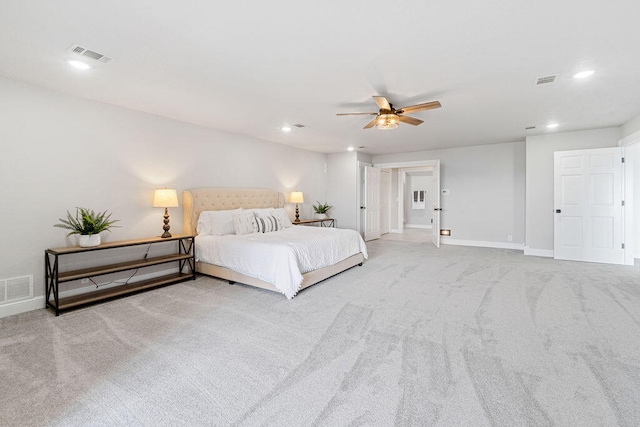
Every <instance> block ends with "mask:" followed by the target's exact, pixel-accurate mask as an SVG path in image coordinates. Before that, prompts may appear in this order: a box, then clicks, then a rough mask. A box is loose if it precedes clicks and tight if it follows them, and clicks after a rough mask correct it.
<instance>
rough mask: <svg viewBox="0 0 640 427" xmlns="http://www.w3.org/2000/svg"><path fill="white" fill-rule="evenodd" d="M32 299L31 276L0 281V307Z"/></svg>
mask: <svg viewBox="0 0 640 427" xmlns="http://www.w3.org/2000/svg"><path fill="white" fill-rule="evenodd" d="M28 298H33V276H22V277H13V278H11V279H0V305H2V304H8V303H12V302H15V301H21V300H24V299H28Z"/></svg>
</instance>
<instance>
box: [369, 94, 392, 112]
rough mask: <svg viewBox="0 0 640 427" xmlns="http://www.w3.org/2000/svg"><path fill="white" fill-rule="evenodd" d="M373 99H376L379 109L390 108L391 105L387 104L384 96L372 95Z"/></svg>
mask: <svg viewBox="0 0 640 427" xmlns="http://www.w3.org/2000/svg"><path fill="white" fill-rule="evenodd" d="M373 100H374V101H376V104H378V107H380V109H381V110H391V105H389V101H387V98H385V97H384V96H374V97H373Z"/></svg>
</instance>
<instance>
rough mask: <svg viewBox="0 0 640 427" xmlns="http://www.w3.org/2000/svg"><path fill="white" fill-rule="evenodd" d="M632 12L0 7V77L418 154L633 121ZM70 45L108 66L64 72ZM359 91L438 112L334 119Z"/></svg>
mask: <svg viewBox="0 0 640 427" xmlns="http://www.w3.org/2000/svg"><path fill="white" fill-rule="evenodd" d="M638 16H640V2H639V1H638V0H611V1H608V2H606V3H605V2H603V1H596V0H586V1H585V0H553V1H551V0H540V1H536V0H509V1H464V2H462V1H455V0H454V1H448V2H447V1H428V2H427V1H418V0H413V1H402V0H399V1H396V2H389V1H381V0H367V1H364V0H350V1H330V0H325V1H322V2H303V1H299V0H298V1H295V0H272V1H269V2H263V1H257V0H254V1H242V0H236V1H225V2H222V1H211V0H182V1H179V2H178V1H167V0H135V1H123V0H115V1H104V0H100V1H98V0H57V1H50V0H32V1H25V0H2V1H0V41H1V42H0V76H4V77H8V78H11V79H15V80H20V81H25V82H28V83H32V84H35V85H39V86H43V87H47V88H51V89H54V90H56V91H58V92H62V93H65V94H70V95H73V96H78V97H82V98H88V99H94V100H97V101H102V102H106V103H109V104H114V105H119V106H122V107H126V108H131V109H135V110H140V111H145V112H149V113H153V114H158V115H161V116H165V117H171V118H174V119H178V120H183V121H185V122H190V123H196V124H199V125H203V126H208V127H211V128H215V129H220V130H224V131H228V132H233V133H238V134H243V135H248V136H251V137H254V138H259V139H262V140H267V141H273V142H278V143H282V144H288V145H292V146H296V147H300V148H304V149H309V150H313V151H319V152H324V153H333V152H340V151H344V150H345V149H346V148H347V147H348V146H350V145H351V146H354V147H359V146H364V147H366V148H363V149H361V151H364V152H367V153H372V154H383V153H394V152H408V151H419V150H429V149H437V148H447V147H460V146H468V145H478V144H490V143H500V142H511V141H517V140H523V139H524V138H525V136H527V135H538V134H541V133H545V132H549V130H547V129H546V128H545V125H546V124H547V123H549V122H557V123H559V127H558V128H557V129H556V132H562V131H573V130H582V129H592V128H600V127H608V126H619V125H621V124H623V123H625V122H626V121H628V120H629V119H631V118H632V117H634V116H636V115H638V114H640V52H639V48H638V30H637V28H638V24H637V22H638ZM73 44H79V45H81V46H84V47H86V48H88V49H91V50H94V51H97V52H100V53H102V54H104V55H106V56H109V57H112V58H114V59H115V60H114V61H112V62H111V63H109V64H98V66H96V67H95V68H94V69H92V70H90V71H86V72H80V71H77V70H74V69H72V68H70V67H69V66H68V64H67V63H66V62H65V60H66V59H68V58H69V57H71V56H72V54H71V53H69V52H68V51H67V49H68V48H69V47H70V46H72V45H73ZM96 64H97V63H96ZM584 69H593V70H595V71H596V73H595V74H594V75H593V76H592V77H590V78H588V79H585V80H576V79H573V78H572V75H573V74H574V73H575V72H577V71H581V70H584ZM548 75H557V76H558V77H557V79H556V82H555V83H553V84H551V85H546V86H536V84H535V83H536V80H537V79H538V78H539V77H544V76H548ZM373 95H383V96H387V97H388V98H389V100H390V101H391V102H392V103H393V104H394V106H396V107H404V106H407V105H412V104H416V103H422V102H429V101H434V100H439V101H440V102H441V103H442V108H441V109H437V110H431V111H422V112H418V113H414V114H411V115H412V116H413V117H416V118H419V119H422V120H424V123H423V124H422V125H420V126H417V127H413V126H409V125H403V124H401V126H400V128H398V129H395V130H392V131H381V130H377V129H368V130H363V129H362V127H363V126H364V125H365V124H366V123H367V122H368V121H369V120H371V117H370V116H349V117H337V116H336V115H335V114H336V113H344V112H360V111H363V112H368V111H377V107H376V105H375V103H374V102H373V99H372V98H371V97H372V96H373ZM285 123H288V124H296V123H301V124H304V125H305V127H304V128H301V129H298V128H295V127H294V128H293V130H292V131H291V132H289V133H284V132H282V130H281V127H282V125H283V124H285ZM527 126H536V129H535V130H533V131H525V127H527Z"/></svg>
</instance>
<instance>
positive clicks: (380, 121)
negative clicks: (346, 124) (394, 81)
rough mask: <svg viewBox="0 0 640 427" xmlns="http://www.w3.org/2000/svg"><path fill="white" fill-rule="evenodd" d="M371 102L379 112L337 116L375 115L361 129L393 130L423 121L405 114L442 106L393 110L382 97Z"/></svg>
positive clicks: (436, 103) (422, 105) (433, 104)
mask: <svg viewBox="0 0 640 427" xmlns="http://www.w3.org/2000/svg"><path fill="white" fill-rule="evenodd" d="M373 100H374V101H376V104H378V107H380V111H379V112H377V113H339V114H336V115H337V116H362V115H367V116H368V115H375V116H376V118H375V119H373V120H371V121H370V122H369V123H367V124H366V125H365V127H363V129H369V128H372V127H374V126H376V127H377V128H378V129H384V130H388V129H395V128H397V127H398V124H399V123H400V122H402V123H406V124H409V125H413V126H418V125H419V124H420V123H422V122H423V121H422V120H420V119H416V118H413V117H409V116H403V114H405V113H415V112H416V111H423V110H432V109H434V108H440V107H442V105H441V104H440V102H439V101H433V102H425V103H424V104H417V105H412V106H410V107H404V108H399V109H397V110H396V109H395V108H393V104H390V103H389V101H387V98H385V97H384V96H374V97H373Z"/></svg>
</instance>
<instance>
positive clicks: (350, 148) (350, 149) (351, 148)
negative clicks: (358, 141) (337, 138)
mask: <svg viewBox="0 0 640 427" xmlns="http://www.w3.org/2000/svg"><path fill="white" fill-rule="evenodd" d="M353 150H355V148H353V147H347V151H353Z"/></svg>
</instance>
